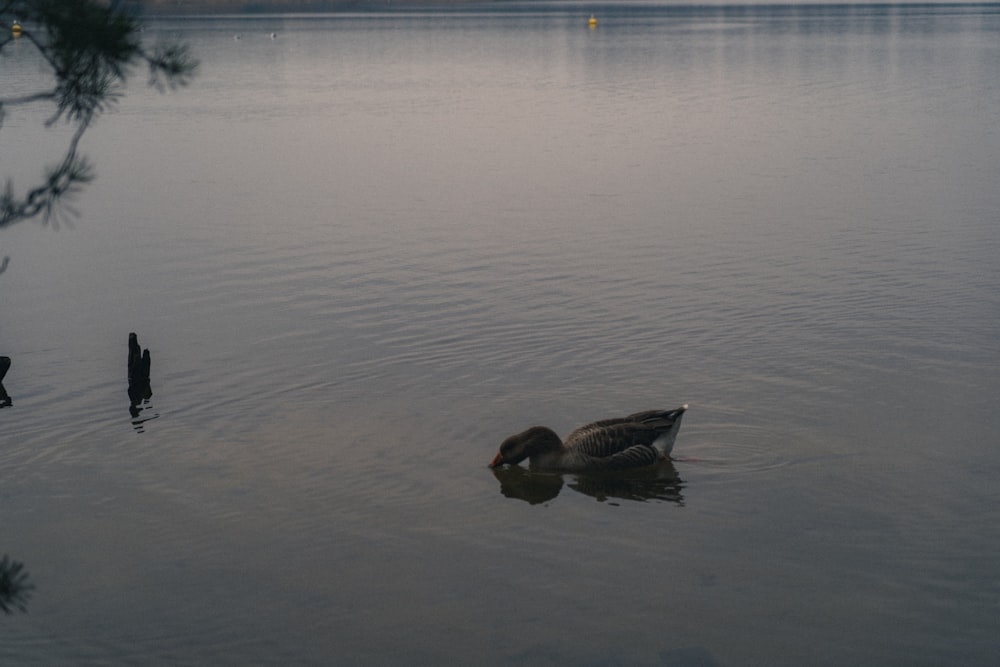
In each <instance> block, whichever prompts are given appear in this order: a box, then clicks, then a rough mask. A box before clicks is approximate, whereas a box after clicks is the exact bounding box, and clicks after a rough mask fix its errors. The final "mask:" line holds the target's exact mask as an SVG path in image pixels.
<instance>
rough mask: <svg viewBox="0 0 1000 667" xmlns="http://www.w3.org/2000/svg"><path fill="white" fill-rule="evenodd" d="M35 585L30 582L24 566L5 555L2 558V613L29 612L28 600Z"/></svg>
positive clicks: (0, 565) (0, 585)
mask: <svg viewBox="0 0 1000 667" xmlns="http://www.w3.org/2000/svg"><path fill="white" fill-rule="evenodd" d="M33 588H34V585H33V584H31V583H29V582H28V572H27V571H26V570H25V569H24V564H23V563H19V562H17V561H16V560H11V559H9V558H8V557H7V554H4V556H3V558H0V611H3V613H5V614H12V613H14V610H15V609H16V610H18V611H23V612H26V611H28V599H29V598H30V597H31V591H32V589H33Z"/></svg>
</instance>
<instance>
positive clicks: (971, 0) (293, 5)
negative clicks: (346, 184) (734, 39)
mask: <svg viewBox="0 0 1000 667" xmlns="http://www.w3.org/2000/svg"><path fill="white" fill-rule="evenodd" d="M553 2H554V3H556V4H566V5H579V6H580V7H581V8H586V9H587V10H588V11H590V10H592V9H593V8H594V7H595V6H597V5H603V6H615V5H621V6H626V7H627V6H638V7H647V6H657V5H660V6H676V7H685V6H697V7H706V8H723V7H742V6H768V5H773V6H798V7H803V8H806V7H822V6H879V5H900V6H905V5H928V6H933V5H951V6H957V5H973V6H976V5H992V4H993V3H992V2H987V1H983V0H876V1H875V2H867V1H866V0H799V1H796V0H664V1H662V2H656V1H655V0H653V1H650V0H604V1H603V2H602V1H601V0H578V1H574V0H562V1H560V0H123V2H122V5H123V6H124V7H125V8H127V9H128V11H130V12H132V13H135V14H137V15H140V16H151V17H155V16H183V15H210V14H246V15H252V14H307V13H325V12H343V11H359V12H364V11H384V10H387V9H431V8H439V9H440V8H446V7H463V6H469V5H489V4H509V5H522V6H523V5H531V4H539V5H545V4H552V3H553Z"/></svg>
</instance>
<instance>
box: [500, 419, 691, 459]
mask: <svg viewBox="0 0 1000 667" xmlns="http://www.w3.org/2000/svg"><path fill="white" fill-rule="evenodd" d="M687 407H688V406H687V404H684V405H682V406H681V407H679V408H677V409H676V410H648V411H646V412H637V413H635V414H634V415H629V416H628V417H618V418H615V419H603V420H601V421H597V422H594V423H593V424H587V425H586V426H581V427H580V428H578V429H576V430H574V431H573V432H572V433H570V434H569V435H568V436H566V440H565V441H563V440H560V439H559V436H558V435H556V433H555V431H553V430H552V429H550V428H546V427H544V426H532V427H531V428H529V429H528V430H527V431H524V432H523V433H518V434H517V435H512V436H510V437H509V438H507V439H506V440H504V441H503V443H501V445H500V451H499V452H497V455H496V456H495V457H493V461H491V462H490V467H491V468H496V467H497V466H501V465H503V464H505V463H510V464H514V463H520V462H521V461H523V460H524V459H529V462H530V464H531V466H532V467H533V468H545V469H549V470H624V469H626V468H641V467H643V466H648V465H652V464H654V463H656V462H658V461H662V460H664V459H667V458H669V456H670V451H671V450H672V449H673V448H674V439H675V438H676V437H677V431H679V430H680V428H681V417H683V416H684V411H685V410H687Z"/></svg>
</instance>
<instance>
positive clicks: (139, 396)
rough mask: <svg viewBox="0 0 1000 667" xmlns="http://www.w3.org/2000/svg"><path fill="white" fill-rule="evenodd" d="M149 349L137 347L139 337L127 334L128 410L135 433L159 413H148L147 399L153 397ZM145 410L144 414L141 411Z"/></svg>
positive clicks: (142, 429)
mask: <svg viewBox="0 0 1000 667" xmlns="http://www.w3.org/2000/svg"><path fill="white" fill-rule="evenodd" d="M150 362H151V360H150V356H149V350H145V351H143V350H142V348H140V347H139V337H138V336H137V335H135V334H134V333H130V334H129V335H128V400H129V407H128V412H129V414H130V415H132V426H133V428H135V430H136V433H142V432H143V431H144V430H145V427H144V426H143V424H145V423H146V422H147V421H149V420H150V419H156V418H157V417H159V416H160V415H159V414H150V412H151V411H152V407H153V406H152V405H150V403H149V399H150V398H152V397H153V388H152V387H151V386H150V381H149V370H150V369H149V367H150ZM143 412H146V414H145V415H143V414H142V413H143Z"/></svg>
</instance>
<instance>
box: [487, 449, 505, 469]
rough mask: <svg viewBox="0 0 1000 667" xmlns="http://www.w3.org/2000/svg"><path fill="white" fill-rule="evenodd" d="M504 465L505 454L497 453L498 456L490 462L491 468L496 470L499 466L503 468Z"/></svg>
mask: <svg viewBox="0 0 1000 667" xmlns="http://www.w3.org/2000/svg"><path fill="white" fill-rule="evenodd" d="M502 465H503V454H501V453H500V452H497V455H496V456H494V457H493V460H492V461H490V467H491V468H496V467H497V466H502Z"/></svg>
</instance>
